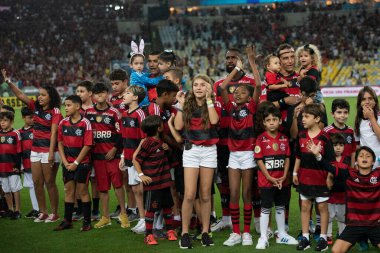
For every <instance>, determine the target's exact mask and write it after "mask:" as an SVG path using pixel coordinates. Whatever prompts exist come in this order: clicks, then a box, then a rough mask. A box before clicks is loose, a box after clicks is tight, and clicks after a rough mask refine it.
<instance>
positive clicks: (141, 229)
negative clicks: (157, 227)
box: [131, 220, 146, 234]
mask: <svg viewBox="0 0 380 253" xmlns="http://www.w3.org/2000/svg"><path fill="white" fill-rule="evenodd" d="M131 230H132V231H133V232H135V233H136V234H145V231H146V227H145V220H139V222H138V223H137V225H136V226H135V227H134V228H132V229H131Z"/></svg>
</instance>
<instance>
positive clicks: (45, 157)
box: [30, 151, 61, 163]
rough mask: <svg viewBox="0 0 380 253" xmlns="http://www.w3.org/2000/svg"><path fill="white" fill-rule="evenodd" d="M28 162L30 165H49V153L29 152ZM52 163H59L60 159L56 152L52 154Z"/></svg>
mask: <svg viewBox="0 0 380 253" xmlns="http://www.w3.org/2000/svg"><path fill="white" fill-rule="evenodd" d="M30 161H31V162H32V163H35V162H41V163H49V152H34V151H32V152H30ZM54 162H55V163H59V162H61V159H60V157H59V154H58V152H54Z"/></svg>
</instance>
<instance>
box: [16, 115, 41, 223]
mask: <svg viewBox="0 0 380 253" xmlns="http://www.w3.org/2000/svg"><path fill="white" fill-rule="evenodd" d="M21 116H22V119H23V120H24V126H23V127H22V128H20V129H19V130H18V131H19V132H20V136H21V150H22V171H23V172H24V183H23V186H24V187H26V188H29V196H30V200H31V202H32V207H33V209H32V210H31V211H30V212H29V213H28V214H27V215H25V217H26V218H34V219H35V218H37V217H38V214H39V212H38V210H39V208H38V202H37V197H36V192H35V191H34V183H33V178H32V169H31V163H30V150H31V148H32V143H33V112H32V111H31V110H30V109H29V108H28V107H23V108H21Z"/></svg>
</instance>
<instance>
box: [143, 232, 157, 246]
mask: <svg viewBox="0 0 380 253" xmlns="http://www.w3.org/2000/svg"><path fill="white" fill-rule="evenodd" d="M144 242H145V244H148V245H158V243H157V241H156V239H155V238H154V236H153V235H152V234H149V235H147V236H145V238H144Z"/></svg>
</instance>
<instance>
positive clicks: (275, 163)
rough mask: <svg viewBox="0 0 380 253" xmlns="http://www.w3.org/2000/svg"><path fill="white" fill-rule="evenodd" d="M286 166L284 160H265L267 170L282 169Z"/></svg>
mask: <svg viewBox="0 0 380 253" xmlns="http://www.w3.org/2000/svg"><path fill="white" fill-rule="evenodd" d="M284 164H285V160H284V159H274V158H267V159H265V167H266V168H267V170H273V169H281V168H283V167H284Z"/></svg>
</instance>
